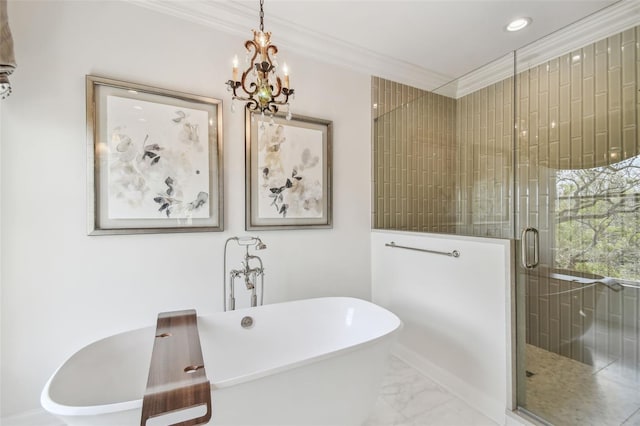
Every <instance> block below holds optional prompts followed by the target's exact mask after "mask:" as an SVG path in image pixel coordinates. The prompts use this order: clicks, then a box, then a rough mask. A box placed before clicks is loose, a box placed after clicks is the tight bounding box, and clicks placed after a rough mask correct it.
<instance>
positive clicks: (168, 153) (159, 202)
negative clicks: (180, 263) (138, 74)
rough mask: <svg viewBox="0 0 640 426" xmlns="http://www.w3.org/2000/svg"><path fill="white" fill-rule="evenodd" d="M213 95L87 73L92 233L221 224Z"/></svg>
mask: <svg viewBox="0 0 640 426" xmlns="http://www.w3.org/2000/svg"><path fill="white" fill-rule="evenodd" d="M221 115H222V112H221V102H220V101H219V100H216V99H211V98H205V97H201V96H196V95H189V94H185V93H180V92H174V91H168V90H161V89H157V88H152V87H148V86H142V85H137V84H133V83H125V82H120V81H115V80H108V79H103V78H99V77H93V76H87V129H88V139H89V147H88V152H89V171H88V175H89V182H90V184H89V220H88V222H89V234H90V235H100V234H128V233H142V232H145V233H150V232H189V231H219V230H222V228H223V227H222V199H221V192H222V191H221V188H222V157H221V143H222V129H221V126H222V120H221Z"/></svg>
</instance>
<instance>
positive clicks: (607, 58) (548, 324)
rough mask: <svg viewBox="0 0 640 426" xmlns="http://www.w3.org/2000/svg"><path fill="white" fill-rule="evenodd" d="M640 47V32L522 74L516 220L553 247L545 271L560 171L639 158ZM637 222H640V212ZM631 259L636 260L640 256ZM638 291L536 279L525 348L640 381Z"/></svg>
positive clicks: (530, 282) (529, 293)
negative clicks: (625, 371)
mask: <svg viewBox="0 0 640 426" xmlns="http://www.w3.org/2000/svg"><path fill="white" fill-rule="evenodd" d="M638 41H640V27H636V28H632V29H629V30H627V31H624V32H623V33H620V34H617V35H614V36H612V37H609V38H607V39H604V40H601V41H598V42H596V43H594V44H591V45H588V46H586V47H584V48H582V49H579V50H576V51H573V52H570V53H568V54H566V55H564V56H561V57H559V58H556V59H553V60H551V61H548V62H546V63H543V64H541V65H539V66H537V67H534V68H531V69H529V70H526V71H523V72H521V73H519V74H518V76H517V82H516V86H517V88H516V90H517V93H518V102H519V105H518V108H519V111H518V149H517V152H518V154H517V155H518V167H517V170H518V175H517V176H516V179H517V185H518V186H519V188H520V191H519V193H520V197H519V200H518V203H517V206H516V208H517V211H516V215H518V217H519V222H520V227H521V228H522V227H526V226H535V227H536V228H537V229H538V230H539V231H540V242H541V246H542V247H543V248H544V247H546V248H547V249H546V250H545V249H543V250H541V259H540V263H541V265H540V268H542V272H545V271H549V270H550V269H551V268H553V267H554V266H555V265H554V264H555V263H556V260H555V257H556V256H557V251H558V250H559V249H558V248H557V244H556V239H557V236H556V235H555V232H556V229H557V228H556V224H557V223H558V221H557V215H558V214H559V213H558V211H557V210H558V209H559V207H558V206H559V198H558V195H557V194H556V175H557V170H571V169H589V168H594V167H601V166H608V165H612V164H615V163H618V162H620V161H621V160H625V159H628V158H632V157H634V156H636V155H638V152H639V151H640V149H639V148H640V146H639V145H638V132H637V125H638V121H640V120H639V117H638V114H639V113H640V108H638V100H639V97H638V96H637V81H638V73H640V66H639V63H638V61H639V60H640V55H639V54H638ZM635 205H636V206H637V200H636V202H635ZM629 221H630V222H631V223H633V222H634V221H635V223H636V224H637V223H638V222H640V213H638V212H637V210H636V216H635V219H632V218H630V220H629ZM627 226H628V225H627ZM575 237H576V240H578V238H577V237H578V236H577V235H576V236H575ZM628 255H630V256H631V257H632V258H634V259H635V260H631V262H636V263H637V262H638V260H639V259H638V257H639V256H640V255H639V254H638V253H637V252H636V253H629V254H628ZM614 274H615V272H613V271H612V273H611V275H614ZM614 276H615V275H614ZM623 278H624V277H623ZM638 292H639V291H638V290H637V289H633V288H625V289H624V290H623V291H621V292H614V291H612V290H609V289H608V288H606V287H604V286H601V285H598V286H595V287H590V288H586V289H584V288H583V287H582V286H580V285H577V284H574V283H571V282H567V281H561V280H557V279H550V278H549V277H548V276H547V274H546V273H539V272H538V273H535V272H534V273H532V274H529V275H528V276H527V285H526V300H527V303H526V315H527V321H526V323H527V329H526V339H527V342H528V343H531V344H533V345H535V346H538V347H540V348H543V349H546V350H549V351H552V352H555V353H559V354H561V355H564V356H567V357H570V358H573V359H576V360H578V361H582V362H585V363H588V364H591V365H596V366H604V365H607V364H608V363H610V362H613V361H616V362H619V363H620V365H621V366H623V367H627V368H633V370H634V373H635V374H637V366H638V362H639V360H640V358H639V350H640V349H639V343H638V330H639V325H640V322H639V321H640V316H639V311H640V299H639V297H638Z"/></svg>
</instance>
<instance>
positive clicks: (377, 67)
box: [123, 0, 452, 90]
mask: <svg viewBox="0 0 640 426" xmlns="http://www.w3.org/2000/svg"><path fill="white" fill-rule="evenodd" d="M123 1H126V2H128V3H131V4H135V5H137V6H140V7H144V8H147V9H150V10H153V11H156V12H160V13H163V14H166V15H171V16H174V17H176V18H180V19H185V20H188V21H191V22H195V23H198V24H201V25H205V26H208V27H211V28H215V29H216V30H219V31H222V32H225V33H228V34H233V35H239V36H243V37H244V38H247V37H248V36H249V34H250V31H249V30H250V29H252V28H256V24H257V22H258V21H257V19H258V16H257V12H256V10H255V9H254V8H251V7H248V6H247V5H244V4H240V3H237V2H233V1H229V0H224V1H202V0H196V1H176V0H123ZM269 30H270V31H272V32H273V33H274V35H276V36H277V44H278V46H279V47H282V48H286V49H287V50H291V51H292V52H295V53H297V54H299V55H301V56H307V57H313V58H314V59H317V58H322V61H323V62H326V63H330V64H333V65H337V66H341V67H344V68H348V69H352V70H354V71H357V72H361V73H364V74H367V75H371V74H375V75H376V76H379V77H382V78H385V79H388V80H393V81H398V82H401V83H403V84H407V85H410V86H413V87H417V88H419V89H423V90H434V89H436V88H438V87H440V86H443V85H444V84H446V83H448V82H450V81H451V80H452V78H451V77H450V76H446V75H443V74H439V73H436V72H434V71H431V70H428V69H425V68H422V67H419V66H417V65H414V64H410V63H407V62H404V61H399V60H397V59H394V58H391V57H389V56H385V55H380V54H378V53H376V52H373V51H371V50H368V49H365V48H362V47H360V46H357V45H354V44H351V43H346V42H344V41H341V40H338V39H336V38H333V37H331V36H328V35H326V34H321V33H318V32H314V31H311V30H308V29H307V28H304V27H302V26H299V25H296V24H295V23H292V22H290V21H286V20H284V19H281V18H279V17H272V16H269ZM311 55H312V56H311Z"/></svg>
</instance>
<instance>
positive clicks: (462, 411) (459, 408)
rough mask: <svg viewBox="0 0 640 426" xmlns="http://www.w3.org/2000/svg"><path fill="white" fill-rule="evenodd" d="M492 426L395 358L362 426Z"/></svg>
mask: <svg viewBox="0 0 640 426" xmlns="http://www.w3.org/2000/svg"><path fill="white" fill-rule="evenodd" d="M429 425H438V426H495V425H496V423H495V422H493V421H492V420H491V419H489V418H488V417H485V416H484V415H482V414H481V413H479V412H478V411H476V410H474V409H473V408H471V407H470V406H469V405H467V404H465V403H464V402H462V401H461V400H460V399H458V398H456V397H455V396H453V395H451V394H450V393H449V392H447V391H446V390H444V389H443V388H441V387H440V386H438V385H437V384H436V383H434V382H433V381H431V380H430V379H429V378H427V377H425V376H424V375H422V374H421V373H419V372H418V371H417V370H415V369H413V368H412V367H410V366H409V365H407V364H406V363H405V362H403V361H401V360H400V359H398V358H396V357H391V363H390V366H389V371H388V372H387V374H386V376H385V377H384V379H383V381H382V385H381V387H380V394H379V396H378V400H377V402H376V406H375V408H374V410H373V412H372V414H371V417H369V419H368V420H367V421H366V422H365V423H364V425H363V426H429Z"/></svg>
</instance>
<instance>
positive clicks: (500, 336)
mask: <svg viewBox="0 0 640 426" xmlns="http://www.w3.org/2000/svg"><path fill="white" fill-rule="evenodd" d="M391 241H394V242H395V243H396V244H397V245H402V246H408V247H415V248H422V249H428V250H437V251H445V252H451V251H453V250H458V251H459V252H460V257H458V258H454V257H447V256H441V255H437V254H431V253H423V252H418V251H411V250H404V249H400V248H389V247H386V246H385V244H386V243H389V242H391ZM371 253H372V260H371V262H372V270H373V272H372V279H373V301H374V302H375V303H378V304H380V305H382V306H385V307H386V308H388V309H389V310H391V311H393V312H394V313H396V315H398V316H399V317H400V318H401V319H402V321H403V322H404V328H403V330H402V333H401V334H400V338H399V343H400V344H399V345H398V346H397V348H396V351H395V352H396V355H397V356H399V357H400V358H402V359H404V360H405V361H407V362H408V363H409V364H411V365H413V366H414V367H416V368H417V369H418V370H420V371H422V372H423V373H425V374H426V375H427V376H429V377H431V378H432V379H434V380H436V381H438V382H439V383H440V384H441V385H443V386H444V387H445V388H447V389H449V390H450V391H452V392H453V393H454V394H457V395H458V396H459V397H461V398H462V399H463V400H464V401H466V402H467V403H469V404H470V405H472V406H474V407H475V408H476V409H478V410H480V411H481V412H482V413H484V414H485V415H487V416H489V417H490V418H492V419H494V420H495V421H496V422H498V423H499V424H505V421H506V419H505V414H506V409H507V407H509V406H511V389H512V384H511V381H510V380H511V368H512V367H511V363H512V360H511V355H510V354H511V351H512V348H511V344H510V342H511V314H510V310H509V309H510V306H511V293H510V288H511V273H510V271H511V259H512V256H511V242H510V241H509V240H496V239H489V238H473V237H459V236H452V235H434V234H417V233H402V232H385V231H376V232H373V233H372V236H371Z"/></svg>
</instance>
